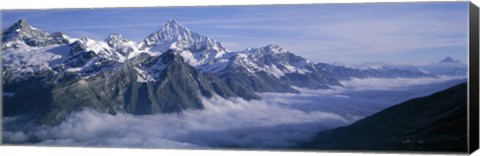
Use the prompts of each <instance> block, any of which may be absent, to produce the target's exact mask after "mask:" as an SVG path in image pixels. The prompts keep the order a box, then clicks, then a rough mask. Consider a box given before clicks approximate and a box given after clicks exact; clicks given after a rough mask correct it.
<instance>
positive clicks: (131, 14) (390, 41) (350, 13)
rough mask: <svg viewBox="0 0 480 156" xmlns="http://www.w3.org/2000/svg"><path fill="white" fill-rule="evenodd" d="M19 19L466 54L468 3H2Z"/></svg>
mask: <svg viewBox="0 0 480 156" xmlns="http://www.w3.org/2000/svg"><path fill="white" fill-rule="evenodd" d="M20 18H24V19H26V20H27V21H28V22H29V23H30V24H31V25H33V26H34V27H37V28H40V29H43V30H45V31H47V32H54V31H62V32H65V33H66V34H67V35H69V36H72V37H81V36H89V37H91V38H94V39H104V38H106V37H107V36H108V35H109V34H111V33H120V34H122V35H124V36H125V37H126V38H127V39H130V40H134V41H141V40H142V39H143V38H144V37H146V36H147V35H148V34H150V33H152V32H154V31H156V30H158V29H160V28H161V27H162V26H163V25H164V24H165V22H167V20H168V19H172V18H173V19H176V20H177V21H178V22H179V23H181V24H182V25H184V26H186V27H188V28H189V29H190V30H192V31H194V32H197V33H200V34H203V35H206V36H209V37H212V38H214V39H216V40H217V41H219V42H221V43H222V44H223V45H224V46H225V47H226V48H228V49H230V50H232V51H237V50H243V49H246V48H254V47H261V46H265V45H267V44H270V43H274V44H278V45H280V46H281V47H283V48H284V49H287V50H290V51H292V52H293V53H296V54H298V55H300V56H303V57H306V58H308V59H310V60H312V61H314V62H327V63H331V62H340V63H344V64H359V63H362V62H366V61H370V62H388V63H392V64H425V63H430V62H436V61H439V60H441V59H442V58H444V57H446V56H451V57H453V58H455V59H457V60H460V61H462V62H466V61H467V45H468V43H467V42H468V3H467V2H426V3H425V2H423V3H366V4H361V3H357V4H316V5H265V6H211V7H158V8H103V9H100V8H97V9H56V10H2V27H3V28H5V27H8V26H9V25H11V24H12V23H14V22H15V21H16V20H18V19H20Z"/></svg>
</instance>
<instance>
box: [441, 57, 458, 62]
mask: <svg viewBox="0 0 480 156" xmlns="http://www.w3.org/2000/svg"><path fill="white" fill-rule="evenodd" d="M455 62H458V61H455V60H454V59H453V58H451V57H450V56H447V57H446V58H444V59H443V60H441V61H440V62H439V63H455Z"/></svg>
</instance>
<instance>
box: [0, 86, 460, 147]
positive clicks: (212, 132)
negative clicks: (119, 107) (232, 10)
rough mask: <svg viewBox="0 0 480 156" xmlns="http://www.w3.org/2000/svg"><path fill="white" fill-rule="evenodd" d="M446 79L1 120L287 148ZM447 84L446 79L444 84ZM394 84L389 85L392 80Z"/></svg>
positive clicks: (60, 142)
mask: <svg viewBox="0 0 480 156" xmlns="http://www.w3.org/2000/svg"><path fill="white" fill-rule="evenodd" d="M449 80H450V79H393V80H392V79H364V80H357V79H354V80H352V81H348V82H342V83H343V84H344V85H345V86H346V88H343V89H341V88H334V89H328V90H307V89H301V92H302V93H301V94H280V93H262V94H261V95H262V96H263V99H262V100H251V101H246V100H243V99H241V98H230V99H224V98H221V97H218V96H214V97H213V98H210V99H203V103H204V106H205V109H204V110H189V111H185V112H183V113H181V114H154V115H144V116H134V115H129V114H117V115H110V114H104V113H98V112H95V111H91V110H85V111H82V112H78V113H74V114H72V115H71V116H69V117H68V118H67V119H66V120H64V121H63V122H62V123H60V124H59V125H57V126H53V127H49V126H34V125H33V123H31V122H26V121H25V120H24V118H21V117H13V118H12V117H7V118H4V119H3V126H4V130H3V139H4V141H6V142H7V143H22V142H25V141H28V142H30V141H32V140H31V139H33V140H37V141H39V142H36V144H42V145H54V146H94V147H102V146H107V147H140V148H228V147H231V148H234V147H239V148H287V147H292V146H295V145H297V144H298V143H302V142H305V141H308V140H310V139H312V138H313V137H314V136H315V134H316V133H318V132H320V131H322V130H326V129H330V128H334V127H338V126H343V125H347V124H349V123H352V122H353V121H356V120H358V119H361V118H363V117H365V116H367V115H370V114H372V113H375V112H378V111H380V110H382V109H384V108H387V107H389V106H391V105H393V104H397V103H399V102H402V101H405V100H407V99H410V98H413V97H418V96H425V95H428V94H431V93H432V92H435V91H438V90H442V89H444V88H447V87H449V86H451V85H452V84H455V83H458V81H461V80H455V81H454V82H448V81H449ZM446 82H448V83H446ZM390 84H395V85H390Z"/></svg>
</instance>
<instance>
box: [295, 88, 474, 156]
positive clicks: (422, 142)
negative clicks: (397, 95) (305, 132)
mask: <svg viewBox="0 0 480 156" xmlns="http://www.w3.org/2000/svg"><path fill="white" fill-rule="evenodd" d="M466 135H467V84H466V83H461V84H459V85H456V86H454V87H451V88H449V89H446V90H444V91H440V92H437V93H434V94H432V95H430V96H427V97H421V98H415V99H411V100H408V101H406V102H403V103H400V104H398V105H395V106H393V107H390V108H387V109H385V110H383V111H381V112H379V113H376V114H374V115H372V116H369V117H367V118H365V119H362V120H359V121H357V122H355V123H353V124H351V125H349V126H346V127H340V128H336V129H333V130H328V131H323V132H321V133H319V134H318V135H317V136H316V138H315V139H314V141H312V142H309V143H306V144H304V145H302V148H307V149H348V150H383V151H390V150H395V151H399V150H400V151H432V152H437V151H438V152H440V151H442V152H446V151H448V152H466V151H467V136H466Z"/></svg>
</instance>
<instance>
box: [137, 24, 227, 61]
mask: <svg viewBox="0 0 480 156" xmlns="http://www.w3.org/2000/svg"><path fill="white" fill-rule="evenodd" d="M169 49H171V50H174V51H176V52H178V53H179V54H180V55H182V57H184V59H185V61H186V62H188V63H189V64H190V65H192V66H199V65H204V64H206V63H209V62H211V61H213V60H215V59H218V58H221V57H222V56H223V54H225V53H226V52H227V50H226V49H225V48H224V47H223V46H222V45H221V44H220V43H219V42H217V41H215V40H214V39H212V38H209V37H206V36H203V35H200V34H198V33H195V32H192V31H190V30H189V29H188V28H186V27H184V26H183V25H181V24H179V23H178V22H177V21H176V20H174V19H171V20H169V21H168V22H167V23H166V24H165V25H164V26H163V27H162V28H161V29H159V30H158V31H156V32H154V33H152V34H150V35H148V36H147V38H146V39H145V40H143V42H142V43H141V44H140V50H145V51H150V52H153V53H163V52H165V51H167V50H169Z"/></svg>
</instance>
